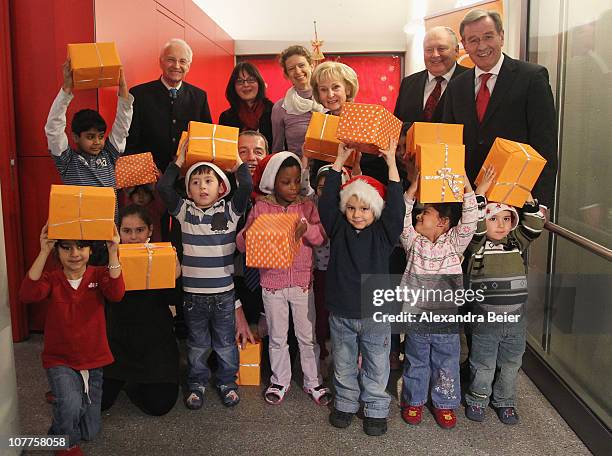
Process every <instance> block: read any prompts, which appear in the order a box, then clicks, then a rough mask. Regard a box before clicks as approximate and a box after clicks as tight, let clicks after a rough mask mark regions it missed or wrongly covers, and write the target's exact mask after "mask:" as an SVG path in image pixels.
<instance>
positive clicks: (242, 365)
mask: <svg viewBox="0 0 612 456" xmlns="http://www.w3.org/2000/svg"><path fill="white" fill-rule="evenodd" d="M240 367H259V363H255V364H240Z"/></svg>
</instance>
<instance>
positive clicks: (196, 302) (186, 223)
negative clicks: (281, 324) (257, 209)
mask: <svg viewBox="0 0 612 456" xmlns="http://www.w3.org/2000/svg"><path fill="white" fill-rule="evenodd" d="M186 149H187V142H185V144H183V146H182V148H181V150H180V153H179V156H178V157H177V159H176V161H175V162H174V163H170V165H168V168H167V169H166V172H165V173H164V175H163V176H162V177H161V179H160V180H159V182H158V183H157V190H158V191H159V194H160V196H161V198H162V200H163V201H164V203H165V204H166V207H167V208H168V211H169V212H170V214H171V215H173V216H174V217H176V219H177V220H178V221H179V222H180V224H181V232H182V239H183V264H182V270H183V291H184V302H183V310H184V315H185V323H186V324H187V332H188V339H187V357H188V361H189V372H188V376H187V386H188V395H187V397H186V399H185V405H186V406H187V408H189V409H191V410H197V409H200V408H201V407H202V405H203V404H204V392H205V389H206V386H207V385H208V380H209V378H210V369H209V368H208V365H207V363H206V360H207V358H208V355H209V353H210V350H211V348H212V350H214V351H215V353H216V354H217V359H218V365H219V367H218V369H217V372H216V378H217V389H218V391H219V395H220V396H221V399H222V401H223V404H224V405H226V406H228V407H230V406H234V405H236V404H238V402H239V401H240V397H239V396H238V386H237V385H236V372H237V371H238V347H237V345H236V341H235V332H236V318H235V308H234V281H233V278H232V274H233V273H234V251H235V250H236V225H237V224H238V221H239V220H240V216H241V215H242V214H243V213H244V211H245V210H246V207H247V204H248V201H249V197H250V194H251V191H252V190H253V182H252V180H251V174H250V173H249V168H248V166H247V165H246V164H244V163H242V160H241V159H240V157H238V160H237V162H236V166H235V168H234V170H233V171H235V172H236V180H237V181H238V188H237V190H236V191H235V193H234V195H233V197H232V198H231V200H230V201H229V202H228V201H227V200H226V199H225V197H227V196H228V194H229V191H230V183H229V180H228V178H227V176H226V175H225V174H224V173H223V171H222V170H221V169H219V167H218V166H216V165H214V164H213V163H209V162H198V163H195V164H194V165H192V166H191V167H190V168H189V170H188V171H187V174H186V176H185V186H186V187H187V196H188V197H189V199H184V198H181V197H180V196H179V195H178V193H177V192H176V190H175V189H174V183H175V181H176V180H177V179H178V177H179V171H180V168H181V166H183V163H184V162H185V151H186Z"/></svg>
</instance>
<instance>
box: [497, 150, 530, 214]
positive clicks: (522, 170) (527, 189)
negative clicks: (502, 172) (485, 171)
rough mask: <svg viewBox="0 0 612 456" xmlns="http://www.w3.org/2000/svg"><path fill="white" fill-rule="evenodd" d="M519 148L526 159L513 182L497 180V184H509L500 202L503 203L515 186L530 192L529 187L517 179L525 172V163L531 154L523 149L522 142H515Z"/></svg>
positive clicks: (527, 162)
mask: <svg viewBox="0 0 612 456" xmlns="http://www.w3.org/2000/svg"><path fill="white" fill-rule="evenodd" d="M516 144H517V145H518V146H519V148H520V149H521V152H523V153H524V154H525V158H526V159H527V160H526V161H525V163H523V167H522V168H521V171H520V172H519V173H518V176H516V179H515V182H498V183H497V185H507V186H510V188H509V189H508V192H507V193H506V196H504V197H503V198H502V200H501V202H502V203H505V202H506V201H507V199H508V198H509V197H510V194H511V193H512V192H513V191H514V189H515V188H517V187H518V188H521V189H523V190H526V191H527V192H531V189H529V188H527V187H525V186H524V185H522V184H519V183H518V181H520V180H521V177H522V176H523V173H524V172H525V170H526V169H527V165H528V164H529V162H530V161H531V155H529V152H527V151H526V150H525V148H524V147H523V146H522V144H520V143H516Z"/></svg>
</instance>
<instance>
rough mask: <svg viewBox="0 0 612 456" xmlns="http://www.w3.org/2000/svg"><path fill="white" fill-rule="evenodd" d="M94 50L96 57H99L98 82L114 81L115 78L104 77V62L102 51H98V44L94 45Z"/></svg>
mask: <svg viewBox="0 0 612 456" xmlns="http://www.w3.org/2000/svg"><path fill="white" fill-rule="evenodd" d="M93 45H94V48H95V49H96V55H97V56H98V66H99V67H100V77H99V78H98V79H97V80H98V81H104V80H105V79H113V78H103V77H102V76H104V62H103V61H102V55H101V54H100V49H98V43H93ZM95 80H96V79H79V80H78V81H76V82H91V81H95Z"/></svg>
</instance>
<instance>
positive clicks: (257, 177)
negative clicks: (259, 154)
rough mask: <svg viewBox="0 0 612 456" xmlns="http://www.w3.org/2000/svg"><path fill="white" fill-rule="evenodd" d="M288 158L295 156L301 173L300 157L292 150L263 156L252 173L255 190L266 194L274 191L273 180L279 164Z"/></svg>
mask: <svg viewBox="0 0 612 456" xmlns="http://www.w3.org/2000/svg"><path fill="white" fill-rule="evenodd" d="M288 158H295V160H296V161H297V163H298V165H299V166H300V174H301V173H302V163H301V162H300V158H299V157H298V156H297V155H295V154H294V153H292V152H276V153H275V154H270V155H267V156H266V157H264V158H263V159H262V160H261V161H260V162H259V163H258V164H257V168H255V172H254V173H253V188H254V189H255V192H257V193H260V194H267V195H269V194H270V193H272V192H274V181H275V180H276V174H277V173H278V170H279V168H280V166H281V164H282V163H283V162H284V161H285V160H286V159H288Z"/></svg>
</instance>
